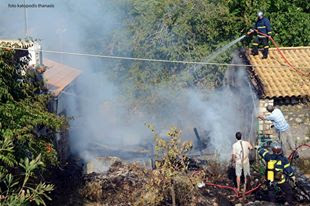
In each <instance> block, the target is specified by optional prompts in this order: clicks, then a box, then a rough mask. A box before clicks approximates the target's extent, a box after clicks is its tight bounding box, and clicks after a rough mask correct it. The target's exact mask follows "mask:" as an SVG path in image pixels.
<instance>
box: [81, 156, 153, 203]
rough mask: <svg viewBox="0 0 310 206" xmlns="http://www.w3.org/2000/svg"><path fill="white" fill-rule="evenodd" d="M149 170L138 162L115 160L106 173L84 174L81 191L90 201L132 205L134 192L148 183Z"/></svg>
mask: <svg viewBox="0 0 310 206" xmlns="http://www.w3.org/2000/svg"><path fill="white" fill-rule="evenodd" d="M147 176H148V171H147V170H145V169H144V168H143V167H141V166H139V165H137V164H123V163H122V162H120V161H115V162H114V163H113V164H112V165H111V167H110V169H109V170H108V171H107V172H106V173H90V174H86V175H84V178H83V182H84V184H83V187H82V189H81V190H80V193H81V195H82V196H83V197H85V198H87V199H88V200H90V201H96V202H101V203H105V204H107V205H130V203H133V202H134V200H135V195H134V193H135V192H136V190H137V189H139V188H142V186H143V185H144V184H145V183H146V177H147Z"/></svg>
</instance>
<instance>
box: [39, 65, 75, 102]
mask: <svg viewBox="0 0 310 206" xmlns="http://www.w3.org/2000/svg"><path fill="white" fill-rule="evenodd" d="M43 63H44V65H45V66H47V67H48V68H47V70H46V72H44V74H43V76H44V80H45V81H46V82H47V89H48V90H49V91H51V92H52V94H53V95H54V96H58V95H59V94H60V93H61V92H62V91H63V90H64V89H65V88H66V87H67V86H68V85H69V84H70V83H71V82H72V81H73V80H74V79H75V78H77V77H78V76H79V75H80V73H81V71H80V70H78V69H75V68H72V67H70V66H68V65H64V64H61V63H58V62H55V61H52V60H49V59H44V61H43Z"/></svg>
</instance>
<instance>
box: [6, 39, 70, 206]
mask: <svg viewBox="0 0 310 206" xmlns="http://www.w3.org/2000/svg"><path fill="white" fill-rule="evenodd" d="M6 46H8V45H6ZM14 54H15V52H14V51H13V50H3V49H2V50H0V88H1V89H0V99H1V104H0V145H1V147H0V204H1V205H25V204H28V203H30V202H35V203H36V204H38V205H40V204H43V205H44V204H45V203H44V198H47V195H46V193H47V192H50V191H51V190H53V186H52V185H50V184H46V183H44V181H43V179H42V177H43V174H44V172H45V171H46V169H47V168H51V167H53V166H56V165H57V163H58V157H57V152H56V150H55V149H54V146H53V138H54V136H53V134H54V133H55V132H56V131H58V130H59V129H60V128H62V127H63V126H64V125H65V119H64V118H63V117H58V116H56V115H55V114H53V113H49V112H48V110H47V103H48V101H49V99H50V98H49V95H37V94H35V93H34V92H35V91H36V90H37V89H38V88H36V86H37V85H36V84H34V82H32V81H31V80H30V78H31V76H29V75H23V73H22V72H21V71H22V69H23V68H24V66H25V64H27V63H28V62H27V61H25V62H22V61H20V60H18V59H16V58H15V56H14ZM42 128H45V129H46V130H47V131H49V132H47V133H46V134H44V135H43V134H41V133H40V132H39V130H40V129H42Z"/></svg>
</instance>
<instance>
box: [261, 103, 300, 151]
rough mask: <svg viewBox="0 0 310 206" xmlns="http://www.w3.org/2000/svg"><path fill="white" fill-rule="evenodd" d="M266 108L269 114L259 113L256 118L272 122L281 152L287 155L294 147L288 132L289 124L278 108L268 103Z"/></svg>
mask: <svg viewBox="0 0 310 206" xmlns="http://www.w3.org/2000/svg"><path fill="white" fill-rule="evenodd" d="M266 109H267V111H268V112H270V113H271V114H270V115H267V116H263V115H259V116H258V118H260V119H262V120H269V121H271V122H272V124H273V126H274V128H275V130H276V132H277V135H278V138H279V140H280V141H281V144H282V147H283V152H284V154H285V156H288V155H289V154H290V153H291V152H292V151H293V150H294V149H295V142H294V141H293V138H292V135H291V132H290V126H289V124H288V123H287V121H286V120H285V118H284V115H283V113H282V112H281V110H280V109H278V108H274V107H273V106H271V105H268V106H267V107H266Z"/></svg>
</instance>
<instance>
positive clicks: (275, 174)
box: [258, 142, 295, 205]
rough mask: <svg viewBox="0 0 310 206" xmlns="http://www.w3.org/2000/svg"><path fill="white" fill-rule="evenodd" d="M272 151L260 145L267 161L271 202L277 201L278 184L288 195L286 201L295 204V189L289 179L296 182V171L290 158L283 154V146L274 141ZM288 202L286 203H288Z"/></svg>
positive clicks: (262, 154) (260, 150) (260, 152)
mask: <svg viewBox="0 0 310 206" xmlns="http://www.w3.org/2000/svg"><path fill="white" fill-rule="evenodd" d="M271 147H272V152H273V153H269V152H268V150H266V149H264V148H262V147H260V148H258V153H259V155H260V156H261V157H262V158H263V159H264V160H265V161H266V167H267V168H266V179H267V184H268V185H267V186H268V197H269V200H270V201H271V202H275V201H276V194H275V193H276V190H275V189H276V186H278V187H279V188H280V189H281V191H282V192H284V194H285V197H286V202H287V203H288V204H289V205H293V191H292V188H291V185H290V184H289V182H288V181H289V179H291V180H292V181H293V182H294V183H295V175H294V171H293V169H292V167H291V165H290V163H289V161H288V159H287V158H286V157H285V156H283V154H282V147H281V145H280V144H279V143H277V142H275V143H272V145H271ZM287 203H286V204H287Z"/></svg>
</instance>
